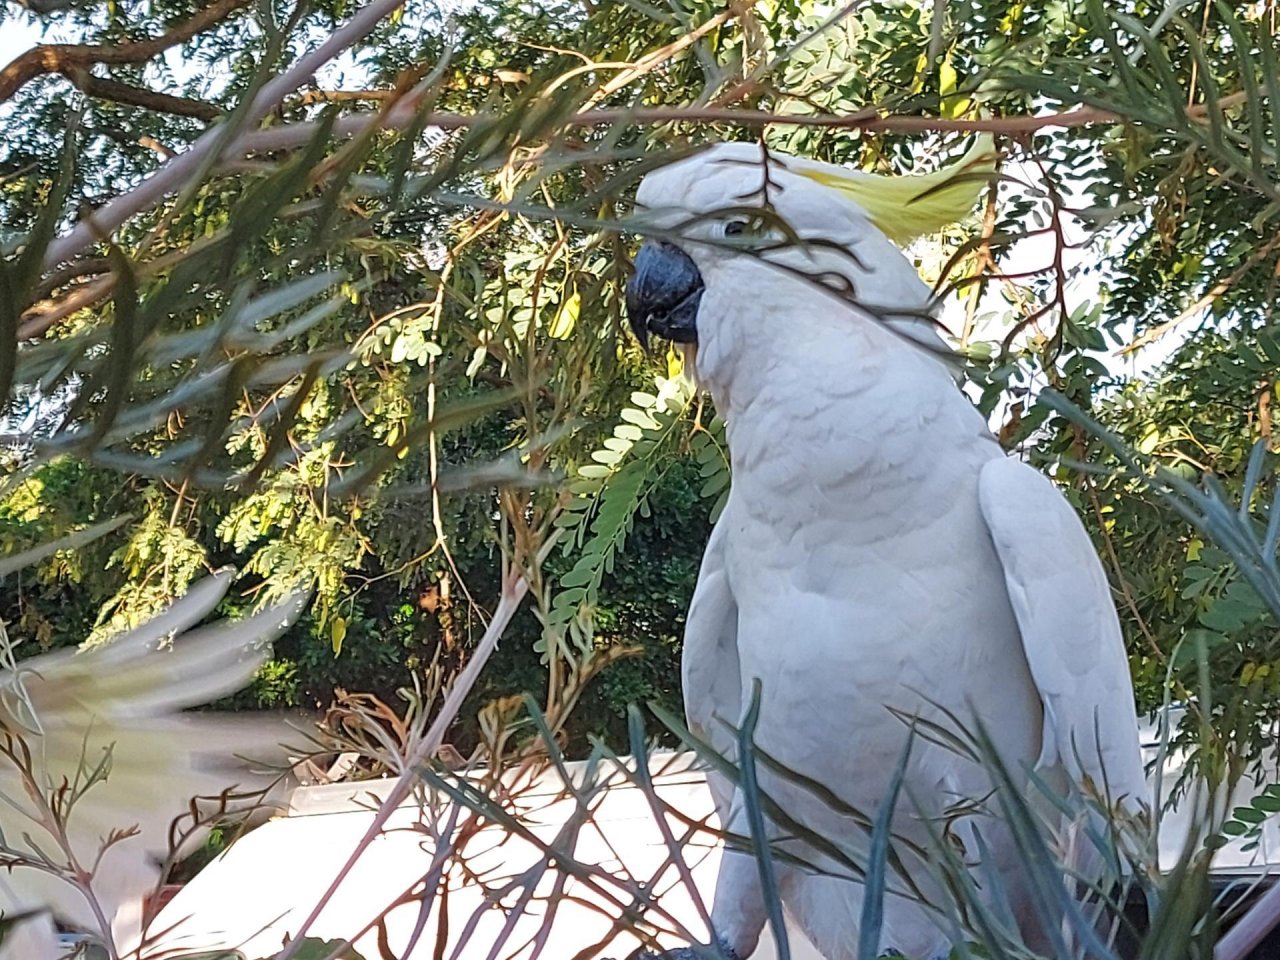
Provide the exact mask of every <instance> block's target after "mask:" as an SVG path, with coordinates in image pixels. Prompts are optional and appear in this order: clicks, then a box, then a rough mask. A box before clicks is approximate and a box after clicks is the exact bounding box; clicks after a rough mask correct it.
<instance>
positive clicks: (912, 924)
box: [627, 141, 1145, 960]
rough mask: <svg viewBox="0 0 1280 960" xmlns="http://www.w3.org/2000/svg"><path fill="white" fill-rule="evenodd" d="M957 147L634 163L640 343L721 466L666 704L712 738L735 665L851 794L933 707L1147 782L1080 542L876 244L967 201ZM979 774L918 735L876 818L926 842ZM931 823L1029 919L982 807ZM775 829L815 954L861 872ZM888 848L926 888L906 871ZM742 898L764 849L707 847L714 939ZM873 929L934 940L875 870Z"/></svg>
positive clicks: (822, 820) (833, 829)
mask: <svg viewBox="0 0 1280 960" xmlns="http://www.w3.org/2000/svg"><path fill="white" fill-rule="evenodd" d="M984 151H985V152H987V153H988V154H990V151H991V146H990V142H989V141H987V142H986V143H980V144H979V146H978V148H976V153H975V152H972V151H971V154H970V155H969V156H968V157H966V159H965V161H964V162H963V163H962V164H961V168H960V169H961V170H973V169H975V168H981V167H982V166H983V164H982V163H981V162H980V161H981V160H982V157H981V154H982V153H983V152H984ZM990 166H991V165H990V157H988V160H987V163H986V169H987V170H988V171H989V170H990ZM958 172H959V171H957V170H954V169H953V170H950V171H948V172H946V173H945V174H934V175H932V176H931V177H929V178H926V179H924V180H923V182H917V183H915V184H912V180H911V178H906V179H905V180H903V181H896V180H894V179H892V178H878V177H870V176H868V175H866V174H859V173H852V172H850V171H848V170H844V169H842V168H839V167H835V166H830V165H825V164H819V163H814V162H812V161H806V160H802V159H799V158H795V157H789V156H781V155H778V154H769V155H767V156H766V155H765V154H764V152H763V151H762V148H761V147H760V146H758V145H754V144H722V145H719V146H716V147H713V148H711V149H708V150H705V151H703V152H702V153H699V154H697V155H695V156H694V157H692V158H689V159H684V160H681V161H679V162H677V163H673V164H671V165H669V166H667V167H664V168H661V169H659V170H657V171H655V172H653V173H650V174H649V175H648V176H646V177H645V179H644V180H643V182H642V183H641V185H640V188H639V192H638V193H637V196H636V205H637V209H638V211H640V212H642V213H643V214H645V215H646V216H647V217H649V218H650V222H651V223H652V225H653V227H654V230H655V232H656V233H658V234H659V235H660V236H661V237H662V239H651V240H650V241H649V242H647V243H646V244H645V245H644V246H643V247H642V248H641V250H640V252H639V253H638V255H637V257H636V261H635V274H634V276H633V278H632V280H631V282H630V284H629V287H628V291H627V301H628V310H629V314H630V322H631V324H632V325H633V327H634V329H635V331H636V333H637V335H638V336H639V337H640V338H641V340H642V341H643V340H645V339H646V338H647V336H648V335H650V334H655V335H658V336H661V337H665V338H667V339H669V340H672V341H676V342H678V343H682V344H687V345H689V346H690V348H691V352H692V357H693V361H694V367H695V370H696V377H697V379H698V381H699V382H700V383H701V384H702V385H703V386H705V387H706V388H707V389H708V390H709V391H710V393H711V395H712V397H713V398H714V400H715V404H716V408H717V410H718V411H719V412H720V413H722V414H723V416H724V418H725V422H726V425H727V426H726V429H727V437H728V444H729V457H730V462H731V465H732V470H733V485H732V489H731V492H730V495H729V498H728V501H727V503H726V506H725V508H724V511H723V513H722V515H721V516H720V518H719V520H718V522H717V523H716V525H715V528H714V531H713V533H712V535H711V540H710V543H709V544H708V546H707V550H706V555H705V557H704V559H703V563H702V570H701V573H700V575H699V578H698V584H697V589H696V591H695V593H694V596H693V601H692V605H691V607H690V610H689V615H688V622H687V627H686V631H685V641H684V661H683V677H684V698H685V706H686V711H687V716H688V722H689V724H690V727H691V729H692V730H693V731H694V732H695V733H697V734H699V735H701V736H702V737H703V738H705V739H707V740H709V741H710V742H711V743H712V744H713V745H714V746H715V747H716V748H717V749H718V750H720V751H721V752H724V753H727V754H730V755H732V754H733V752H734V750H733V744H734V739H733V736H732V733H731V730H730V728H731V727H736V726H738V725H739V724H740V722H741V721H742V719H743V718H744V711H745V710H746V709H747V707H748V706H749V703H750V701H751V698H752V690H753V685H754V684H755V683H756V682H757V681H758V682H759V683H760V699H759V717H758V726H757V727H756V732H755V740H756V743H757V745H758V746H759V748H760V750H761V751H762V753H764V754H767V755H768V756H769V757H771V758H772V759H773V760H775V761H777V762H778V763H779V764H781V765H783V766H784V767H786V768H789V769H790V770H792V771H795V772H796V773H799V774H801V775H803V776H804V777H807V778H811V779H812V780H813V781H816V782H817V783H818V784H821V785H822V786H823V787H825V788H827V789H828V790H829V791H831V792H832V793H834V795H835V796H836V797H838V798H839V799H840V800H841V801H843V803H844V804H847V805H848V806H849V807H852V808H854V809H857V810H859V811H863V812H865V813H866V814H867V815H869V816H873V815H874V814H875V813H876V812H877V810H878V809H879V807H880V804H881V802H882V801H883V800H884V798H885V796H886V793H887V791H888V788H889V784H890V781H891V778H892V774H893V770H894V768H895V766H896V763H897V760H898V757H899V755H900V752H901V751H902V749H903V745H904V741H905V739H906V736H907V729H906V724H905V723H904V719H903V718H904V717H907V718H909V717H921V718H930V719H933V720H936V721H942V720H943V718H944V717H945V716H946V714H945V713H943V711H949V712H950V713H951V714H953V715H954V716H956V717H958V718H967V721H974V720H980V721H981V722H982V724H983V725H984V726H985V728H986V730H987V731H988V732H989V733H990V735H991V737H992V738H994V741H995V745H996V747H997V748H998V750H999V751H1000V753H1001V754H1002V756H1003V759H1004V761H1005V763H1006V764H1007V765H1008V767H1009V768H1010V769H1012V770H1013V771H1015V772H1021V771H1025V770H1026V769H1028V768H1032V767H1035V768H1038V769H1039V770H1041V771H1044V772H1045V774H1046V778H1047V779H1050V780H1051V779H1053V777H1055V776H1057V777H1059V778H1065V777H1072V778H1076V779H1077V780H1083V779H1084V778H1090V779H1091V780H1092V782H1093V783H1094V784H1095V785H1098V786H1101V785H1102V784H1104V783H1105V785H1106V788H1107V789H1108V790H1109V791H1110V793H1111V795H1112V796H1113V797H1114V798H1115V799H1116V800H1117V801H1118V802H1119V801H1121V800H1122V799H1123V798H1128V799H1129V800H1130V801H1132V802H1138V803H1141V802H1144V798H1145V786H1144V780H1143V770H1142V764H1141V760H1140V756H1139V751H1138V738H1137V721H1136V717H1135V711H1134V700H1133V692H1132V686H1131V681H1130V677H1129V672H1128V666H1127V662H1126V659H1125V653H1124V648H1123V645H1122V640H1121V633H1120V626H1119V622H1118V620H1117V617H1116V613H1115V609H1114V606H1113V604H1112V601H1111V596H1110V592H1109V589H1108V585H1107V580H1106V577H1105V575H1104V573H1103V570H1102V568H1101V566H1100V564H1099V561H1098V559H1097V555H1096V554H1095V552H1094V550H1093V548H1092V546H1091V543H1090V541H1089V538H1088V536H1087V535H1086V533H1085V531H1084V529H1083V527H1082V526H1081V523H1080V521H1079V519H1078V518H1077V517H1076V515H1075V514H1074V513H1073V511H1072V510H1071V508H1070V506H1069V505H1068V504H1067V503H1066V501H1065V500H1064V499H1063V498H1062V497H1061V496H1060V495H1059V493H1058V492H1057V491H1056V490H1055V489H1054V487H1053V486H1052V485H1051V484H1050V483H1049V481H1048V480H1046V479H1045V478H1044V477H1043V476H1041V475H1040V474H1039V473H1037V472H1036V471H1035V470H1034V469H1032V468H1031V467H1029V466H1026V465H1024V464H1022V463H1020V462H1018V461H1016V460H1013V459H1010V458H1009V457H1007V456H1005V454H1004V452H1003V451H1002V450H1001V448H1000V446H999V445H998V444H997V442H996V441H995V439H994V438H993V437H992V435H991V433H990V432H989V431H988V429H987V425H986V423H985V422H984V421H983V418H982V416H981V415H980V414H979V413H978V412H977V411H976V410H975V409H974V408H973V406H972V405H971V404H970V403H969V402H968V400H967V399H966V398H965V397H964V396H963V394H962V393H961V392H960V391H959V389H958V388H957V385H956V382H955V379H954V375H953V374H954V370H953V369H949V367H948V364H946V363H943V362H940V348H941V346H942V342H941V340H940V339H939V338H938V337H937V336H936V335H935V334H934V333H933V330H932V327H931V324H930V321H929V319H928V317H927V315H928V313H929V311H930V308H931V302H930V301H931V295H930V291H929V290H928V288H927V287H926V286H925V284H924V283H923V282H922V281H921V280H920V278H919V276H918V275H917V273H916V271H915V269H914V268H913V267H912V265H911V263H910V262H909V261H908V260H907V259H906V257H905V256H903V254H902V253H901V252H900V250H899V249H898V247H897V246H896V245H895V243H894V241H895V240H896V241H898V242H903V241H905V240H907V239H909V238H911V237H913V236H916V235H919V234H921V233H924V232H926V231H929V230H937V229H938V228H939V227H940V226H941V225H943V224H945V223H947V222H951V221H954V220H956V219H958V218H959V217H960V216H962V215H963V214H964V213H966V212H967V211H968V209H969V208H970V207H971V206H972V204H973V201H974V200H975V199H976V195H977V193H978V185H977V184H975V183H974V182H973V180H974V178H973V177H969V178H965V177H957V176H956V174H957V173H958ZM966 179H968V180H969V182H968V183H967V184H966V183H965V180H966ZM977 179H979V180H980V179H981V177H980V176H979V177H978V178H977ZM726 211H730V212H726ZM774 218H776V219H774ZM779 221H781V222H783V223H785V224H786V225H788V226H789V228H790V231H793V233H791V234H789V233H788V231H787V229H784V228H782V227H781V226H779ZM890 237H892V238H893V239H892V240H891V239H890ZM975 714H976V717H975ZM759 770H760V781H761V787H762V789H763V791H764V792H765V793H766V794H767V795H769V796H770V797H771V798H772V799H773V800H774V801H776V802H777V803H778V804H779V805H780V807H781V808H782V809H783V810H785V811H786V812H787V813H788V815H789V816H790V817H792V818H794V820H795V821H797V822H798V823H800V824H801V825H803V826H804V827H805V828H807V829H808V830H809V831H812V832H813V833H816V834H817V835H818V836H821V837H823V838H827V839H834V840H836V841H838V842H839V843H840V844H841V845H842V846H844V847H845V849H846V850H852V851H855V853H856V852H857V851H858V849H859V844H862V845H863V847H865V845H866V841H867V832H866V830H865V829H864V828H862V827H858V826H856V825H855V823H854V822H853V821H852V820H850V819H848V818H847V817H846V816H843V815H841V814H840V813H838V812H836V811H835V810H833V805H832V804H830V803H828V802H827V801H825V800H823V799H821V798H820V797H819V796H818V795H817V794H816V793H815V792H814V791H812V790H809V789H805V788H803V787H802V786H801V785H800V781H799V780H798V779H797V778H795V777H787V776H779V775H775V771H774V768H772V767H770V766H769V765H767V764H760V765H759ZM990 786H991V785H990V782H989V779H988V774H987V773H985V772H984V770H983V768H982V765H980V764H976V763H973V762H971V761H967V760H964V759H962V758H961V757H960V756H959V754H958V753H957V752H955V751H954V750H951V749H947V748H946V747H944V746H941V745H938V744H937V743H936V738H935V740H934V741H933V742H931V741H929V740H927V739H926V738H916V741H915V743H914V745H913V748H912V751H911V753H910V758H909V761H908V763H907V766H906V773H905V779H904V781H903V790H902V794H901V798H902V799H901V800H900V803H899V805H898V807H897V811H896V813H895V817H894V821H893V830H894V833H895V834H896V835H898V836H900V837H903V838H905V839H907V840H914V841H917V842H920V843H923V842H924V841H925V840H926V837H927V832H926V830H925V829H924V827H923V822H922V820H921V817H922V815H923V816H937V817H939V818H941V817H942V816H943V814H944V812H946V811H947V810H948V808H953V807H954V806H958V805H960V804H961V803H962V802H963V801H966V800H968V801H982V800H983V799H985V798H986V797H987V795H988V792H989V790H990ZM711 787H712V792H713V794H714V795H715V799H716V801H717V808H718V811H719V815H720V818H721V821H722V823H723V824H724V826H725V828H726V830H728V831H729V832H731V833H735V834H738V835H748V834H749V829H748V826H749V825H748V822H747V810H746V807H745V806H744V805H743V803H742V798H741V796H740V794H735V792H734V790H733V788H732V786H731V785H730V784H728V783H727V782H726V781H725V780H724V779H722V778H720V777H717V776H715V775H712V777H711ZM908 797H910V798H911V799H910V801H908V799H907V798H908ZM988 807H989V808H992V809H994V805H993V804H989V805H988ZM942 825H943V821H942V820H941V819H939V820H938V821H937V822H936V823H935V826H937V827H939V828H941V826H942ZM951 827H952V829H951V832H952V834H953V835H954V836H955V837H957V838H958V839H959V840H960V841H961V842H963V843H964V844H965V854H966V856H968V857H970V858H972V859H976V858H977V856H978V849H979V846H980V844H979V842H978V840H977V839H976V838H975V836H974V832H975V831H978V832H980V833H981V842H982V843H985V850H986V854H985V857H984V859H985V861H986V863H985V864H984V867H986V868H991V869H994V870H995V871H996V873H995V874H991V875H993V876H994V875H999V874H1001V873H1003V874H1004V876H1005V880H1006V881H1007V883H1005V884H1004V886H1005V889H1006V890H1007V891H1010V896H1012V898H1013V899H1014V901H1015V902H1014V907H1015V909H1017V910H1018V911H1019V920H1020V922H1021V921H1027V925H1028V926H1030V922H1029V918H1030V911H1029V906H1028V904H1026V903H1023V902H1021V901H1019V899H1018V897H1019V894H1020V891H1021V890H1025V885H1024V884H1021V883H1020V881H1019V879H1018V873H1017V870H1018V868H1017V863H1016V856H1015V851H1014V848H1013V843H1012V841H1011V838H1010V837H1009V835H1008V832H1007V830H1006V828H1005V826H1004V825H1003V824H1002V823H1001V822H1000V821H999V819H998V818H997V817H995V816H994V815H992V814H983V815H974V816H970V817H967V818H963V819H961V820H960V821H959V822H954V823H952V824H951ZM770 829H771V830H772V831H773V832H774V835H775V836H781V831H780V828H779V827H778V826H776V825H774V826H772V827H771V828H770ZM788 843H789V844H791V846H790V847H788V845H787V844H788ZM782 849H783V850H784V851H788V850H789V852H790V853H791V854H793V855H794V856H795V857H797V858H799V859H800V860H801V861H804V862H806V863H808V864H809V865H811V866H813V867H816V868H817V869H816V870H804V869H799V868H797V867H796V866H795V865H794V862H791V861H790V860H789V858H787V857H783V858H780V859H778V861H777V865H778V869H779V880H778V888H779V892H780V895H781V898H782V900H783V903H784V906H785V907H786V908H787V910H788V912H789V914H790V915H791V916H792V918H793V919H794V921H795V922H796V923H797V925H798V926H799V927H800V928H801V929H802V930H803V931H804V932H805V933H806V934H807V935H808V936H809V938H810V939H811V940H812V941H813V943H814V945H815V946H816V947H817V948H818V950H819V951H820V952H821V953H822V954H823V955H824V956H825V957H827V958H828V960H855V953H856V950H857V943H858V923H859V917H860V910H861V903H862V891H863V888H862V886H861V885H859V884H858V883H856V882H854V881H852V880H850V879H848V877H849V874H848V869H847V867H843V866H840V865H839V864H838V863H836V862H834V861H832V860H828V859H824V857H823V856H821V855H820V853H819V852H818V851H815V850H812V849H809V848H808V847H806V846H805V845H804V844H803V843H800V842H798V841H797V840H796V838H795V837H791V838H790V839H789V840H784V841H783V846H782ZM907 850H908V848H907V847H903V848H902V851H901V852H902V853H903V856H904V857H905V858H906V868H907V869H908V870H910V869H911V868H912V866H913V863H914V866H915V867H916V868H918V869H917V871H916V872H917V874H918V876H913V879H917V880H919V881H920V884H921V887H922V889H923V890H924V891H925V892H926V894H927V892H928V890H929V889H930V888H929V884H928V881H927V876H928V869H927V868H926V867H924V866H922V865H921V864H920V863H919V861H912V860H911V857H910V854H909V853H908V852H907ZM833 872H835V873H837V874H843V876H838V875H837V876H833V875H832V873H833ZM898 889H901V887H900V886H899V887H898ZM765 919H766V917H765V907H764V902H763V899H762V890H761V885H760V879H759V869H758V865H757V864H756V862H755V861H754V859H753V858H752V857H751V856H750V855H748V854H746V853H742V852H736V851H734V850H726V851H725V853H724V859H723V861H722V864H721V867H720V873H719V878H718V882H717V888H716V892H715V899H714V903H713V909H712V920H713V925H714V927H715V928H716V933H717V935H718V936H719V938H720V940H721V946H722V947H723V948H726V949H727V950H730V951H732V954H734V955H736V956H737V957H741V958H745V957H748V956H750V954H751V953H752V952H753V951H754V950H755V948H756V944H757V940H758V938H759V936H760V934H761V932H762V929H763V926H764V924H765ZM880 947H881V949H896V950H898V951H901V952H902V953H904V954H906V955H907V956H908V957H913V958H931V957H937V956H939V955H945V953H946V952H947V950H948V947H949V944H948V943H947V937H946V934H945V933H944V932H943V931H942V930H941V929H940V927H939V925H938V924H937V923H936V922H935V919H934V915H933V914H931V913H930V912H929V911H928V910H926V909H924V908H922V907H921V906H920V904H919V902H918V901H917V900H913V899H911V898H910V897H899V896H894V895H890V896H888V897H887V898H886V901H885V903H884V920H883V927H882V933H881V942H880ZM857 960H869V958H865V957H864V958H857Z"/></svg>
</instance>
